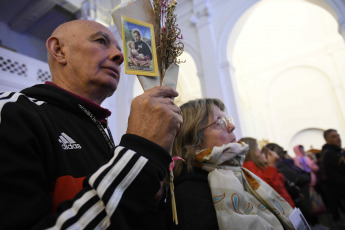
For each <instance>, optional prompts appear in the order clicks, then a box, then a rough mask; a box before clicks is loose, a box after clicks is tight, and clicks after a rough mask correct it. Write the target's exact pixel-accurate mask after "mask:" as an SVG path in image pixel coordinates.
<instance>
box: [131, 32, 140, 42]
mask: <svg viewBox="0 0 345 230" xmlns="http://www.w3.org/2000/svg"><path fill="white" fill-rule="evenodd" d="M133 38H134V40H135V41H136V42H138V41H140V35H139V34H138V33H136V32H135V33H133Z"/></svg>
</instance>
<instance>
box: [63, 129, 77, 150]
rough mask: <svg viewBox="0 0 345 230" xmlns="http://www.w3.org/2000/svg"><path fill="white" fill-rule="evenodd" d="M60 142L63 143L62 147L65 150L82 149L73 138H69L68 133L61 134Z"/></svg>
mask: <svg viewBox="0 0 345 230" xmlns="http://www.w3.org/2000/svg"><path fill="white" fill-rule="evenodd" d="M58 141H59V142H60V143H61V147H62V148H63V149H64V150H67V149H81V146H80V144H77V143H76V142H75V141H74V140H73V139H72V138H70V137H69V136H67V134H66V133H61V135H60V136H59V139H58Z"/></svg>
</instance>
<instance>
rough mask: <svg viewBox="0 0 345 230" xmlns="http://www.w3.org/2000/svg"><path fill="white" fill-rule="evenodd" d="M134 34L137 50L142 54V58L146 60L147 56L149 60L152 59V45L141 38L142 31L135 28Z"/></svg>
mask: <svg viewBox="0 0 345 230" xmlns="http://www.w3.org/2000/svg"><path fill="white" fill-rule="evenodd" d="M132 35H133V39H134V45H135V49H136V51H137V52H138V53H139V54H142V58H141V59H143V60H144V59H145V58H146V59H148V60H152V52H151V50H150V47H149V46H148V45H147V44H146V42H144V41H143V40H141V34H140V32H139V31H138V30H133V32H132Z"/></svg>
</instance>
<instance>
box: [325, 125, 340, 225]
mask: <svg viewBox="0 0 345 230" xmlns="http://www.w3.org/2000/svg"><path fill="white" fill-rule="evenodd" d="M324 138H325V141H326V144H325V145H323V146H322V159H323V167H324V172H325V175H326V184H327V191H326V192H327V195H328V203H329V208H330V211H331V213H332V216H333V219H334V221H335V223H336V224H337V225H338V226H339V227H341V228H343V229H344V228H345V221H344V220H342V219H341V218H340V215H339V208H340V206H341V202H340V199H341V198H342V199H345V157H344V155H343V153H342V151H343V150H342V149H341V139H340V135H339V134H338V132H337V130H335V129H328V130H326V131H324Z"/></svg>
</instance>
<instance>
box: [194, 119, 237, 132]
mask: <svg viewBox="0 0 345 230" xmlns="http://www.w3.org/2000/svg"><path fill="white" fill-rule="evenodd" d="M220 122H224V124H225V127H224V128H223V126H222V125H221V123H220ZM216 123H219V124H220V125H219V126H220V128H221V129H223V130H226V129H228V128H229V125H230V124H232V125H234V124H235V123H234V119H233V118H232V117H231V116H228V117H222V118H218V119H217V120H216V121H214V122H212V123H211V124H209V125H206V126H205V127H203V128H201V129H200V130H204V129H207V128H208V127H210V126H212V125H214V124H216Z"/></svg>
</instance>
